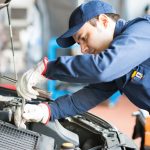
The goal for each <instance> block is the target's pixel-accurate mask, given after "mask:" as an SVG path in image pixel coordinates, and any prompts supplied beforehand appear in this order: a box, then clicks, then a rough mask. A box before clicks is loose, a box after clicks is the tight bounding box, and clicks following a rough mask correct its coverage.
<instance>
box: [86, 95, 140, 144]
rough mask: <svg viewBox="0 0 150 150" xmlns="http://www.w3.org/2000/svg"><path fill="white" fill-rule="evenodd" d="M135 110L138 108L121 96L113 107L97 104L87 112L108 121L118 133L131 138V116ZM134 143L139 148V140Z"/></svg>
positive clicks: (132, 125) (133, 118)
mask: <svg viewBox="0 0 150 150" xmlns="http://www.w3.org/2000/svg"><path fill="white" fill-rule="evenodd" d="M137 110H138V108H137V107H136V106H135V105H134V104H132V103H131V102H130V101H129V100H128V98H127V97H126V96H124V95H123V96H120V98H119V101H118V102H117V104H116V105H115V106H114V107H109V106H108V105H106V104H105V103H104V104H99V105H98V106H96V107H95V108H93V109H91V110H90V111H89V112H91V113H92V114H94V115H96V116H99V117H101V118H102V119H104V120H106V121H108V122H109V123H111V124H112V125H113V126H115V127H116V128H117V129H118V130H119V131H121V132H123V133H124V134H126V135H127V136H128V137H130V138H131V137H132V132H133V127H134V124H135V117H133V116H132V113H133V112H134V111H137ZM135 143H136V144H137V145H138V146H139V145H140V139H136V140H135Z"/></svg>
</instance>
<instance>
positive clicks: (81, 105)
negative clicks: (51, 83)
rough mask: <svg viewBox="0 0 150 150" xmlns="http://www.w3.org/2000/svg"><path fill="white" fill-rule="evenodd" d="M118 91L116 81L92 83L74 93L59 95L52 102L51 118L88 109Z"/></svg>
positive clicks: (71, 114) (58, 117) (70, 114)
mask: <svg viewBox="0 0 150 150" xmlns="http://www.w3.org/2000/svg"><path fill="white" fill-rule="evenodd" d="M116 91H117V86H116V83H115V82H108V83H99V84H92V85H89V86H86V87H84V88H83V89H81V90H79V91H78V92H76V93H74V94H72V95H66V96H62V97H59V98H58V99H56V100H55V101H54V102H52V103H51V104H50V109H51V120H55V119H60V118H65V117H68V116H74V115H77V114H81V113H83V112H86V111H88V110H89V109H91V108H93V107H95V106H96V105H97V104H99V103H100V102H102V101H104V100H106V99H107V98H108V97H110V96H111V95H112V94H113V93H114V92H116Z"/></svg>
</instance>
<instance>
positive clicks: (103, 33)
mask: <svg viewBox="0 0 150 150" xmlns="http://www.w3.org/2000/svg"><path fill="white" fill-rule="evenodd" d="M110 32H111V30H108V26H105V25H104V24H103V22H101V21H100V22H99V21H98V22H97V24H96V25H95V26H93V25H92V24H91V23H90V22H87V23H85V24H84V25H83V26H82V27H81V28H80V30H79V31H78V32H77V33H76V34H75V35H74V36H73V38H74V40H75V41H76V42H77V43H78V44H79V45H80V47H81V52H82V53H83V54H98V53H100V52H102V51H104V50H105V49H107V48H108V47H109V45H110V43H111V42H112V40H113V32H112V33H110Z"/></svg>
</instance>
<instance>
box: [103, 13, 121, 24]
mask: <svg viewBox="0 0 150 150" xmlns="http://www.w3.org/2000/svg"><path fill="white" fill-rule="evenodd" d="M105 15H107V16H108V17H109V18H111V19H112V20H113V21H115V22H116V21H117V20H118V19H119V18H120V15H119V14H113V13H107V14H105Z"/></svg>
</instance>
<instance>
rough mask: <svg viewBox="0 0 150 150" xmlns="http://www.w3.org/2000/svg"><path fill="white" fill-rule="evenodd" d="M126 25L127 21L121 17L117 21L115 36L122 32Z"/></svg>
mask: <svg viewBox="0 0 150 150" xmlns="http://www.w3.org/2000/svg"><path fill="white" fill-rule="evenodd" d="M125 25H126V21H125V20H123V19H119V20H118V21H117V22H116V26H115V32H114V38H115V37H116V36H117V35H119V34H120V33H121V31H122V29H123V28H124V26H125Z"/></svg>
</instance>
